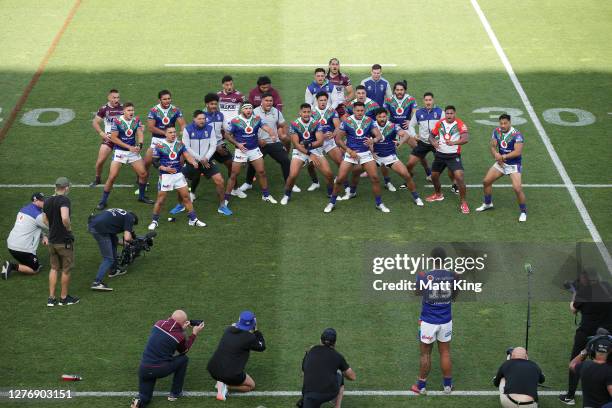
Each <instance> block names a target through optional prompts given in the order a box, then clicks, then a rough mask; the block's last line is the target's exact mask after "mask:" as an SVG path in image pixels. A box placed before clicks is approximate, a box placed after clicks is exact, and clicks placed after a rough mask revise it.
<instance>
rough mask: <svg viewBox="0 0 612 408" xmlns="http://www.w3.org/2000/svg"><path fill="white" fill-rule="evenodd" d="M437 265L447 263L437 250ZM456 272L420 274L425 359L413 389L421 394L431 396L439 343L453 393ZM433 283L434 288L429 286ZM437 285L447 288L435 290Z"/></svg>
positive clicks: (446, 381) (446, 388) (446, 386)
mask: <svg viewBox="0 0 612 408" xmlns="http://www.w3.org/2000/svg"><path fill="white" fill-rule="evenodd" d="M428 259H433V260H434V267H435V266H436V265H439V266H440V267H441V265H443V264H444V260H445V259H446V252H445V251H444V249H443V248H440V247H437V248H434V249H433V250H432V251H431V257H430V258H428ZM454 281H455V274H454V272H451V271H448V270H445V269H433V270H430V271H427V272H419V274H418V275H417V281H416V284H417V287H416V291H415V293H416V295H418V296H422V297H423V301H422V307H421V316H420V318H419V340H420V344H421V359H420V363H419V378H418V379H417V382H416V384H414V385H413V386H412V388H411V390H412V392H415V393H417V394H421V395H425V394H427V388H426V387H427V376H428V375H429V372H430V371H431V352H432V350H433V343H434V342H437V343H438V352H439V353H440V369H441V370H442V377H443V387H444V393H445V394H450V393H451V391H452V390H453V378H452V362H451V354H450V342H451V338H452V334H453V316H452V310H451V302H452V301H453V300H454V298H455V297H456V295H457V292H455V291H454V290H453V285H454ZM428 284H431V286H427V285H428ZM433 285H446V286H440V287H439V288H435V287H434V286H433Z"/></svg>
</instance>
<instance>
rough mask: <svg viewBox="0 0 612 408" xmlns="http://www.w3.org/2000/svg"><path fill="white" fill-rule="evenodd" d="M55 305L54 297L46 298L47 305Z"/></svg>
mask: <svg viewBox="0 0 612 408" xmlns="http://www.w3.org/2000/svg"><path fill="white" fill-rule="evenodd" d="M55 305H57V299H56V298H54V297H50V298H49V299H47V307H53V306H55Z"/></svg>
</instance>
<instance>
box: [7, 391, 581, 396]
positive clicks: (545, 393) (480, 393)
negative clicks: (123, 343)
mask: <svg viewBox="0 0 612 408" xmlns="http://www.w3.org/2000/svg"><path fill="white" fill-rule="evenodd" d="M563 393H564V391H550V390H547V391H538V395H539V396H557V395H560V394H563ZM137 394H138V393H137V392H136V391H74V392H72V395H73V396H75V397H135V396H136V395H137ZM153 395H155V396H166V395H168V393H167V392H160V391H156V392H154V393H153ZM183 395H184V396H185V397H214V396H216V395H217V393H216V392H213V391H185V392H184V393H183ZM300 395H301V392H300V391H253V392H249V393H246V394H240V393H234V394H230V395H229V397H230V398H234V397H299V396H300ZM344 395H347V396H352V397H416V396H418V394H415V393H414V392H412V391H404V390H397V391H383V390H354V391H345V392H344ZM498 395H499V391H494V390H487V391H453V393H452V394H451V395H450V396H451V397H452V396H456V397H489V396H498ZM576 395H582V392H581V391H578V392H576ZM430 396H435V397H438V396H443V397H448V396H449V395H447V394H445V393H444V392H443V391H427V397H430ZM0 397H8V392H7V391H2V392H0ZM427 397H424V398H427Z"/></svg>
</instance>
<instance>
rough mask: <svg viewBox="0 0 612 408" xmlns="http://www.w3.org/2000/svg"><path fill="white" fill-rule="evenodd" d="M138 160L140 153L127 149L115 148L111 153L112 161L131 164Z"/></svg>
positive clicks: (140, 158)
mask: <svg viewBox="0 0 612 408" xmlns="http://www.w3.org/2000/svg"><path fill="white" fill-rule="evenodd" d="M138 160H142V157H140V154H138V153H134V152H130V151H129V150H119V149H117V150H115V151H114V153H113V161H116V162H119V163H123V164H132V163H134V162H137V161H138Z"/></svg>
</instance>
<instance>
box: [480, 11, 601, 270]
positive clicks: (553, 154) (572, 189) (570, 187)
mask: <svg viewBox="0 0 612 408" xmlns="http://www.w3.org/2000/svg"><path fill="white" fill-rule="evenodd" d="M470 1H471V3H472V7H473V8H474V11H475V12H476V14H477V15H478V18H479V19H480V22H481V23H482V26H483V28H484V30H485V32H486V33H487V35H488V36H489V40H491V44H493V48H495V51H496V52H497V55H498V56H499V59H500V60H501V62H502V64H503V66H504V68H505V69H506V72H507V73H508V76H509V77H510V81H511V82H512V84H513V85H514V88H515V89H516V92H517V93H518V94H519V97H520V98H521V101H522V102H523V105H524V106H525V109H526V110H527V113H528V114H529V117H530V118H531V121H532V122H533V125H534V126H535V128H536V130H537V131H538V134H539V135H540V139H541V140H542V143H544V147H546V150H547V151H548V155H549V156H550V158H551V160H552V162H553V164H554V166H555V168H556V169H557V172H558V173H559V176H561V180H563V184H564V185H565V187H566V188H567V191H568V192H569V194H570V197H571V198H572V200H573V201H574V205H575V206H576V209H577V210H578V213H580V216H581V217H582V221H583V222H584V225H585V226H586V227H587V229H588V230H589V233H590V234H591V238H592V239H593V242H595V245H596V246H597V249H598V250H599V253H600V254H601V257H602V258H603V261H604V263H605V264H606V266H607V267H608V272H609V273H610V274H611V275H612V257H611V256H610V252H609V251H608V248H606V245H605V244H604V243H603V240H602V239H601V235H599V231H597V227H596V226H595V224H594V223H593V220H592V219H591V216H590V215H589V212H588V210H587V208H586V206H585V205H584V202H583V201H582V198H580V195H579V194H578V191H576V185H574V184H573V183H572V180H571V179H570V177H569V174H568V173H567V170H565V166H564V165H563V162H562V161H561V159H560V158H559V155H558V154H557V151H556V150H555V147H554V146H553V144H552V142H551V141H550V138H549V137H548V134H547V133H546V130H545V129H544V126H543V125H542V122H540V119H539V118H538V115H536V113H535V110H534V109H533V105H532V104H531V102H530V101H529V97H528V96H527V93H526V92H525V89H524V88H523V86H522V85H521V83H520V81H519V79H518V77H517V76H516V73H515V72H514V69H513V68H512V64H511V63H510V60H509V59H508V56H507V55H506V53H505V51H504V49H503V48H502V46H501V44H500V42H499V40H498V39H497V36H496V35H495V32H494V31H493V28H492V27H491V24H490V23H489V20H488V19H487V17H486V16H485V14H484V12H483V11H482V9H481V8H480V5H479V4H478V0H470Z"/></svg>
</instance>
